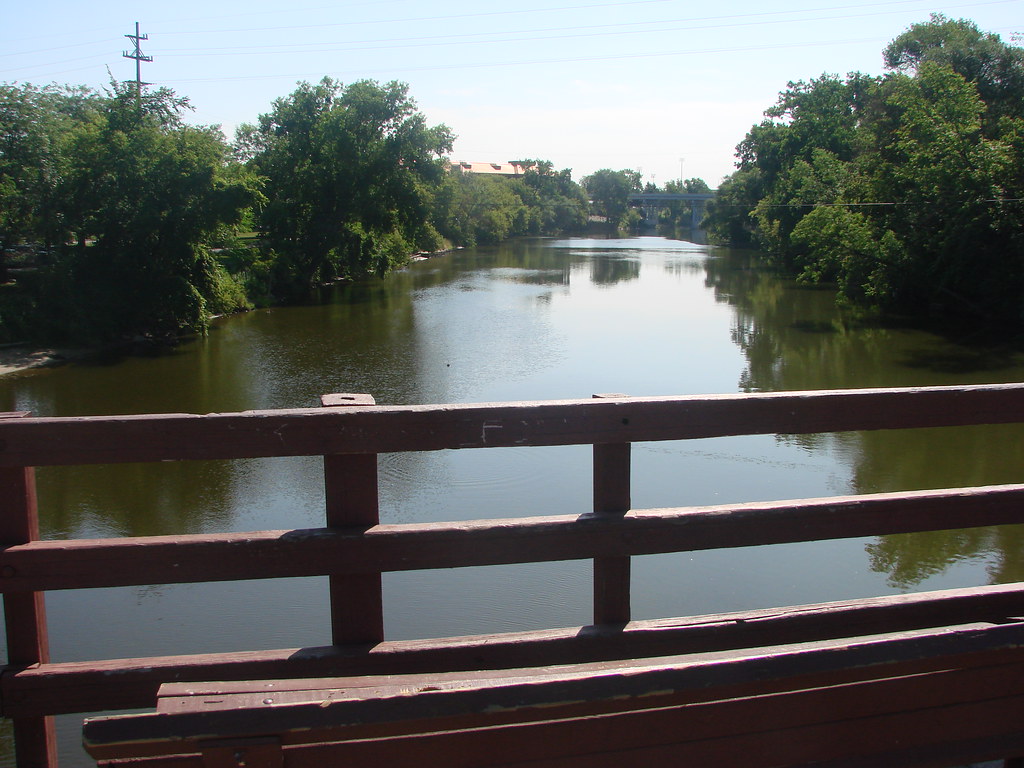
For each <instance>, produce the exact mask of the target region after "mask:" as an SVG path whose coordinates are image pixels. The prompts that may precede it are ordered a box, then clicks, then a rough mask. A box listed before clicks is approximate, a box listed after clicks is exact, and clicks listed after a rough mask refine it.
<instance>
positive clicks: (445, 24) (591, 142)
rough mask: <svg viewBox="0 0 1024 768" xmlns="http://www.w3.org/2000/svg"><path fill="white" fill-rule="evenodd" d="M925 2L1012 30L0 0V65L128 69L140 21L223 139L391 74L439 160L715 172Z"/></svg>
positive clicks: (89, 75)
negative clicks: (278, 109)
mask: <svg viewBox="0 0 1024 768" xmlns="http://www.w3.org/2000/svg"><path fill="white" fill-rule="evenodd" d="M932 13H943V14H945V15H946V16H948V17H950V18H958V19H959V18H964V19H970V20H972V21H974V22H975V23H976V24H977V25H978V27H979V28H980V29H982V30H983V31H986V32H994V33H996V34H998V35H1000V36H1001V37H1002V38H1003V39H1004V40H1006V41H1007V42H1009V41H1010V40H1011V36H1012V35H1014V34H1015V33H1017V32H1018V31H1020V32H1024V0H964V1H963V2H950V3H936V2H932V1H931V0H895V1H891V2H857V3H854V2H851V0H778V1H777V2H776V3H774V4H767V3H764V2H754V1H753V0H720V1H719V2H715V3H709V2H700V3H698V2H693V0H618V1H615V0H491V2H479V1H477V2H469V1H468V0H431V1H430V2H426V1H425V0H375V1H369V0H348V1H346V0H340V1H339V2H334V3H328V2H324V0H290V1H289V2H280V0H278V1H277V2H273V3H271V2H267V0H244V2H242V1H241V0H215V1H213V2H211V1H210V0H206V2H201V0H171V1H168V0H160V1H159V2H153V1H152V0H133V2H127V1H124V2H122V1H121V0H113V1H111V0H99V2H97V3H83V2H81V0H35V2H31V1H30V2H24V1H23V0H0V82H6V83H15V82H17V83H33V84H35V85H45V84H47V83H51V82H56V83H61V84H69V85H88V86H91V87H94V88H97V89H99V88H103V87H104V86H105V85H107V84H109V82H110V78H111V76H112V77H113V78H115V79H117V80H134V78H135V61H133V60H131V59H128V58H125V57H124V56H123V53H124V52H125V51H131V50H134V42H133V41H132V40H131V39H129V38H127V37H125V36H126V35H130V34H134V32H135V23H136V22H138V23H139V25H140V32H141V34H143V35H146V36H147V37H148V39H145V40H142V41H140V47H141V51H142V53H143V54H144V55H146V56H151V57H152V59H153V60H152V61H151V62H144V63H143V64H142V79H143V81H145V82H149V83H152V84H154V85H160V86H167V87H169V88H172V89H173V90H174V91H176V92H177V93H178V95H181V96H186V97H188V98H189V99H190V101H191V104H192V106H193V107H194V112H192V113H191V114H190V115H188V117H187V119H188V121H189V122H192V123H196V124H202V125H220V126H221V127H222V129H223V130H224V133H225V135H226V136H227V138H228V139H232V138H233V137H234V131H235V128H236V126H238V125H239V124H241V123H246V122H254V121H255V120H256V119H257V118H258V117H259V115H260V114H263V113H266V112H269V111H270V109H271V106H272V103H273V101H274V99H277V98H280V97H285V96H287V95H288V94H289V93H291V92H292V91H293V90H294V88H295V85H296V83H297V82H299V81H303V80H305V81H310V82H316V81H319V80H320V79H321V78H322V77H324V76H330V77H332V78H334V79H336V80H338V81H340V82H342V83H351V82H353V81H356V80H364V79H371V80H377V81H381V82H387V81H391V80H399V81H402V82H404V83H407V84H408V85H409V93H410V95H411V96H412V98H413V99H414V100H415V101H416V103H417V105H418V107H419V109H420V111H421V112H423V114H424V115H425V116H426V118H427V121H428V122H429V123H430V124H437V123H445V124H446V125H448V126H449V127H450V128H451V129H452V130H453V131H454V133H455V134H456V136H457V137H458V138H457V139H456V142H455V147H454V151H453V153H452V155H451V157H452V159H453V160H455V161H467V162H507V161H509V160H519V159H523V158H533V159H541V160H549V161H551V162H552V163H553V164H554V166H555V168H556V169H563V168H570V169H572V174H573V178H575V179H576V180H579V179H581V178H582V177H583V176H586V175H587V174H590V173H593V172H594V171H595V170H598V169H601V168H611V169H613V170H620V169H624V168H630V169H633V170H636V171H639V172H640V173H641V175H642V177H643V179H644V181H645V182H647V181H650V182H653V183H655V184H657V185H659V186H661V185H663V184H665V182H667V181H671V180H674V179H678V178H680V177H682V178H692V177H699V178H702V179H704V180H705V181H707V182H708V183H709V184H710V185H711V186H712V187H715V186H717V185H718V183H719V182H720V181H721V180H722V178H723V177H725V176H727V175H728V174H730V173H731V172H732V171H733V170H734V169H735V164H734V163H735V148H736V145H737V144H738V143H739V142H740V141H742V139H743V137H744V135H745V134H746V132H747V131H748V130H749V129H750V127H751V126H752V125H754V124H755V123H758V122H760V121H761V119H762V118H763V113H764V111H765V110H766V109H768V108H769V107H771V106H772V105H773V104H774V103H775V101H776V99H777V98H778V94H779V92H780V91H782V90H784V89H785V88H786V86H787V83H789V82H790V81H799V80H805V81H806V80H810V79H812V78H816V77H820V76H821V75H822V74H834V75H840V76H843V75H846V74H847V73H849V72H855V71H856V72H864V73H867V74H882V73H883V72H884V68H883V64H882V50H883V48H884V47H885V46H886V44H887V43H888V42H889V41H891V40H892V39H893V38H895V37H896V36H897V35H899V34H900V33H901V32H903V31H904V30H906V29H907V28H908V27H909V26H910V25H912V24H915V23H919V22H925V21H927V20H928V19H929V16H930V14H932Z"/></svg>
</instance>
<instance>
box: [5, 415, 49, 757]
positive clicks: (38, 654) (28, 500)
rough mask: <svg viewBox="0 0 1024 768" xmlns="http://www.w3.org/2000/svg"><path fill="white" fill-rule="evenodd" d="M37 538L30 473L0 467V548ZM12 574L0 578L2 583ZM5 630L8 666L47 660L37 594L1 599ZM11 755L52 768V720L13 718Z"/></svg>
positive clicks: (32, 472)
mask: <svg viewBox="0 0 1024 768" xmlns="http://www.w3.org/2000/svg"><path fill="white" fill-rule="evenodd" d="M28 415H29V414H28V413H25V412H15V413H2V414H0V420H2V419H16V418H21V417H24V416H28ZM38 538H39V510H38V506H37V504H36V481H35V470H34V469H33V468H32V467H0V545H7V546H10V545H15V544H27V543H29V542H30V541H35V540H37V539H38ZM12 575H14V574H9V573H0V584H2V581H3V579H4V578H6V577H9V576H12ZM4 623H5V625H6V627H7V663H8V664H10V665H11V666H15V667H22V666H31V665H33V664H45V663H46V662H48V661H49V660H50V645H49V641H48V639H47V634H46V607H45V605H44V602H43V593H42V592H12V593H8V594H4ZM12 722H13V725H14V754H15V764H16V765H17V766H18V768H56V765H57V737H56V732H55V731H54V727H53V718H52V717H16V718H14V719H13V721H12Z"/></svg>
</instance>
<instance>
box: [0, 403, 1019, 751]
mask: <svg viewBox="0 0 1024 768" xmlns="http://www.w3.org/2000/svg"><path fill="white" fill-rule="evenodd" d="M324 405H325V406H326V407H324V408H320V409H298V410H290V411H259V412H247V413H235V414H209V415H205V416H198V415H188V414H161V415H144V416H112V417H87V418H66V419H58V418H32V417H30V416H28V415H26V414H9V415H8V416H7V417H6V418H3V419H0V491H2V493H0V505H2V506H0V543H2V545H3V546H2V547H0V590H2V592H3V594H4V610H5V616H6V626H7V632H8V649H9V650H8V654H9V659H8V664H7V666H6V667H4V668H3V670H2V674H0V713H2V714H3V715H4V716H5V717H9V718H12V720H13V722H14V727H15V738H16V750H17V763H18V766H19V768H27V767H28V766H44V765H45V766H53V765H55V762H56V757H55V750H54V746H53V741H54V739H53V727H52V716H53V715H56V714H61V713H75V712H81V713H87V712H102V711H107V710H115V709H125V708H152V707H154V706H156V707H157V709H156V711H155V712H153V713H151V714H143V715H130V716H118V717H100V718H94V719H91V720H90V721H88V722H87V724H86V729H85V734H86V744H87V747H88V748H89V750H90V751H91V753H92V754H93V755H94V756H95V757H96V758H97V759H99V760H101V761H117V760H129V761H142V762H141V764H145V765H152V766H157V765H175V766H184V765H208V766H218V765H234V766H237V765H240V764H243V763H244V764H246V765H250V766H253V765H288V766H299V765H323V764H325V763H326V762H327V761H335V760H339V761H340V760H344V761H345V763H346V764H350V765H364V764H365V765H370V764H373V765H381V764H396V765H402V764H411V763H412V762H415V763H417V764H418V765H421V766H422V765H444V766H457V765H465V766H470V765H481V766H482V765H536V766H540V765H552V766H554V765H558V766H570V765H582V764H583V763H584V762H585V763H586V764H587V765H588V766H593V765H605V764H607V765H611V764H612V762H613V761H614V762H615V764H616V765H621V764H623V763H625V764H639V762H640V761H641V760H642V761H643V762H644V763H646V762H649V761H652V760H669V761H671V764H697V765H703V764H725V765H737V766H738V765H759V766H760V765H805V764H812V763H813V764H816V765H834V766H845V765H851V766H852V765H872V766H875V765H908V764H915V765H936V766H938V765H956V764H963V763H966V762H971V761H976V760H990V759H994V758H997V757H1007V756H1013V755H1019V754H1024V718H1022V717H1021V714H1022V713H1024V708H1022V704H1024V664H1022V660H1024V656H1022V654H1024V585H1022V584H1014V585H1000V586H990V587H984V588H978V589H966V590H951V591H944V592H939V593H922V594H911V595H902V596H897V597H881V598H872V599H865V600H856V601H846V602H843V603H830V604H821V605H814V606H798V607H790V608H779V609H773V610H765V611H751V612H745V613H742V614H717V615H713V616H705V617H690V618H682V619H672V620H660V621H655V622H632V621H630V583H629V582H630V578H629V572H630V569H629V563H630V557H631V556H633V555H640V554H651V553H657V552H674V551H690V550H698V549H709V548H723V547H739V546H753V545H760V544H773V543H783V542H792V541H811V540H819V539H830V538H843V537H861V536H875V535H884V534H891V533H900V532H911V531H926V530H942V529H955V528H968V527H976V526H989V525H1002V524H1009V523H1020V522H1024V505H1022V502H1024V485H1003V486H992V487H985V488H968V489H945V490H943V489H938V490H931V491H918V492H912V493H893V494H873V495H864V496H850V497H837V498H827V499H812V500H798V501H780V502H770V503H768V502H765V503H756V504H738V505H728V506H718V507H701V508H694V507H683V508H676V509H656V510H634V509H631V504H630V471H629V464H630V462H629V455H630V448H629V445H630V443H632V442H637V441H650V440H684V439H692V438H698V437H712V436H722V435H737V434H763V433H787V434H796V433H818V432H832V431H849V430H869V429H900V428H917V427H935V426H955V425H964V424H978V423H1010V422H1021V421H1024V385H1017V384H1013V385H991V386H971V387H942V388H927V389H894V390H849V391H835V392H791V393H772V394H754V395H724V396H711V397H673V398H626V397H622V396H604V397H599V398H596V399H592V400H579V401H560V402H541V403H511V404H483V405H449V406H402V407H397V406H377V405H374V404H373V403H372V399H371V398H367V397H365V396H351V395H330V396H325V398H324ZM567 444H591V445H593V446H594V501H593V512H592V513H588V514H583V515H565V516H554V517H529V518H517V519H513V520H479V521H469V522H452V523H433V524H420V525H381V524H380V523H379V516H378V509H377V475H376V454H377V453H379V452H391V451H422V450H442V449H471V448H484V447H497V446H511V445H567ZM294 455H323V456H324V468H325V487H326V499H327V509H326V524H325V527H323V528H318V529H313V530H302V531H261V532H247V533H225V534H203V535H195V536H175V537H145V538H122V539H103V540H84V541H82V540H77V541H69V540H60V541H40V540H39V535H38V522H37V518H36V509H35V496H34V487H33V476H32V469H31V468H32V467H34V466H40V465H53V464H95V463H109V462H130V461H165V460H192V459H209V458H242V457H255V456H294ZM563 559H592V560H593V561H594V624H593V625H591V626H587V627H577V628H570V629H552V630H548V631H544V632H531V633H509V634H502V635H496V636H486V637H466V638H445V639H440V640H418V641H403V642H396V641H388V640H387V639H386V638H385V637H384V634H383V621H382V616H383V610H382V604H381V599H382V598H381V588H380V574H381V573H382V572H386V571H396V570H416V569H430V568H452V567H461V566H468V565H487V564H502V563H520V562H539V561H548V560H563ZM309 575H325V576H328V577H329V579H330V585H331V605H330V612H331V617H332V637H331V638H330V644H329V645H325V646H323V647H320V648H305V649H284V650H280V651H266V652H245V653H222V654H207V655H199V656H194V655H193V656H170V657H159V658H153V657H150V658H140V659H117V660H104V661H91V662H75V663H55V662H51V661H50V660H49V658H48V645H47V639H46V625H45V611H44V605H43V594H44V592H46V591H49V590H64V589H80V588H86V587H103V586H121V585H137V584H152V583H164V582H168V583H181V582H203V581H218V580H231V579H253V578H279V577H289V576H309ZM271 685H272V686H273V688H274V690H275V691H278V693H275V694H273V695H263V696H262V698H260V696H261V695H262V694H264V693H266V691H267V690H269V689H268V688H267V686H271ZM283 689H284V690H283ZM254 695H255V697H256V698H253V697H254ZM158 702H159V703H158ZM210 702H216V703H213V704H211V703H210ZM239 761H241V762H239Z"/></svg>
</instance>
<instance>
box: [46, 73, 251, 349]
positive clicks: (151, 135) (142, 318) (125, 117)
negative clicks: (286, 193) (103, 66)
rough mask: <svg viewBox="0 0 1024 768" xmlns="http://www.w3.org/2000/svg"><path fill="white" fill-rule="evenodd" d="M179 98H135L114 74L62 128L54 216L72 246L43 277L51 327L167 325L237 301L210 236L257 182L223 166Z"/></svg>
mask: <svg viewBox="0 0 1024 768" xmlns="http://www.w3.org/2000/svg"><path fill="white" fill-rule="evenodd" d="M187 106H188V103H187V101H186V100H184V99H181V98H178V97H177V96H175V95H174V94H173V93H172V92H171V91H168V90H165V89H160V90H157V91H153V92H149V93H147V94H146V96H145V98H143V99H142V100H141V102H140V101H139V100H137V99H136V95H135V90H134V88H133V87H131V86H130V85H128V84H119V83H116V82H115V83H113V85H112V89H111V93H110V95H109V96H108V97H107V98H105V99H102V100H100V101H99V102H98V103H97V108H96V109H94V110H92V112H91V114H90V115H89V118H88V119H86V120H83V121H81V122H79V123H77V124H76V125H75V127H74V129H73V131H71V132H70V134H69V135H68V136H67V137H65V148H64V152H65V153H66V157H65V160H64V162H63V178H62V179H61V181H60V183H59V184H58V185H57V195H58V197H59V199H60V205H59V207H58V216H59V218H61V219H62V220H63V221H64V222H65V226H66V227H67V228H68V229H69V230H73V231H74V232H75V234H76V236H77V241H78V246H77V247H75V248H74V249H71V250H69V251H68V252H67V253H66V254H65V255H64V256H63V258H62V259H61V261H60V263H59V264H58V265H57V266H56V267H55V268H54V269H53V271H52V274H50V275H49V279H48V281H47V282H45V283H44V290H45V293H44V296H43V297H42V298H44V299H45V301H47V302H48V303H50V304H51V310H52V311H51V312H50V313H49V316H50V319H51V321H52V324H53V325H52V328H51V331H52V332H54V333H57V334H59V335H64V336H69V337H79V338H81V337H88V338H90V339H93V340H107V339H112V338H118V337H123V336H129V335H150V336H166V335H173V334H177V333H180V332H182V331H189V330H197V329H201V328H203V327H204V326H205V324H206V322H207V321H208V319H209V316H210V314H211V313H215V312H221V311H227V310H230V309H233V308H237V306H238V305H239V304H240V303H244V299H243V298H242V297H241V296H240V295H239V293H238V292H237V290H235V288H234V287H233V286H231V284H230V280H229V279H228V278H227V276H226V275H225V274H224V272H223V270H222V269H221V268H220V267H219V265H218V264H217V262H216V261H215V259H214V258H213V256H212V254H211V252H210V246H211V243H212V242H213V240H214V239H215V238H216V237H217V235H218V234H219V233H220V231H221V229H222V227H224V226H225V225H231V224H234V223H237V222H238V221H239V220H240V217H241V213H242V211H243V210H244V209H246V208H247V207H248V206H250V205H252V204H253V203H254V202H255V201H256V200H257V199H258V191H257V188H256V183H255V180H254V179H252V178H251V177H249V176H246V175H244V174H241V175H240V174H237V173H236V174H234V175H233V176H231V175H228V174H226V173H225V162H226V160H227V158H228V155H229V151H228V147H227V145H226V143H225V142H224V139H223V136H222V135H221V134H220V131H219V130H217V129H214V128H204V127H194V126H187V125H184V124H183V123H182V121H181V119H180V113H181V110H183V109H185V108H187ZM87 242H88V243H89V244H88V245H86V243H87Z"/></svg>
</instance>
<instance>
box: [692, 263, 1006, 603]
mask: <svg viewBox="0 0 1024 768" xmlns="http://www.w3.org/2000/svg"><path fill="white" fill-rule="evenodd" d="M715 253H716V256H715V257H713V258H709V259H708V260H707V261H706V270H707V278H706V284H707V285H708V287H709V288H711V289H713V290H714V292H715V296H716V298H717V299H718V300H719V301H725V302H728V303H729V304H730V305H732V306H733V307H734V308H735V320H734V325H733V331H732V340H733V342H734V343H735V344H736V345H737V346H739V348H740V349H741V350H742V351H743V354H744V356H745V357H746V360H747V365H746V368H745V370H744V371H743V373H742V375H741V377H740V381H739V388H740V389H741V390H742V391H747V392H753V391H782V390H808V389H848V388H859V387H889V386H920V385H931V384H955V383H970V382H985V381H998V380H1014V379H1019V378H1020V375H1021V372H1020V370H1019V369H1016V368H1012V367H1010V365H1009V364H1007V362H1006V361H1005V359H1004V360H1003V361H1002V367H998V361H996V362H995V363H994V362H993V358H992V357H991V356H989V355H984V354H979V353H977V352H976V351H973V350H966V349H962V348H958V347H956V346H955V345H952V344H949V343H947V342H944V341H943V340H941V339H937V338H935V337H932V336H929V335H927V334H923V333H918V332H912V331H908V330H903V329H898V328H887V327H884V326H881V325H879V324H870V323H867V322H864V321H862V320H859V319H857V318H855V317H851V316H849V315H845V314H844V313H843V312H841V311H839V310H838V309H837V308H836V306H835V303H834V299H833V295H832V294H831V292H829V291H824V290H820V289H807V288H803V287H800V286H797V285H794V284H792V283H787V282H785V281H782V280H778V279H776V278H774V277H773V276H771V275H769V274H767V273H765V272H763V271H761V270H760V269H759V268H758V267H757V265H756V262H755V261H753V260H752V258H751V255H750V254H743V253H734V252H729V251H716V252H715ZM950 360H954V361H956V362H957V364H956V365H950V364H948V362H949V361H950ZM965 361H966V363H971V364H965ZM782 439H784V440H785V441H787V442H791V443H796V444H800V445H802V446H804V447H806V448H807V449H809V450H829V451H832V452H833V453H834V454H835V455H837V456H839V457H840V459H841V460H842V461H846V462H848V463H849V464H850V466H851V485H852V489H853V490H854V491H855V492H857V493H873V492H884V491H897V490H914V489H924V488H941V487H965V486H973V485H991V484H1002V483H1013V482H1020V481H1021V480H1022V473H1021V467H1024V428H1022V427H1021V426H1018V425H1002V426H976V427H969V428H956V429H952V428H950V429H934V430H900V431H880V432H864V433H857V434H835V435H800V436H784V437H783V438H782ZM867 552H868V555H869V558H870V565H871V568H872V569H873V570H876V571H878V572H883V573H887V574H888V579H889V582H890V583H891V584H892V585H893V586H895V587H897V588H909V587H912V586H913V585H915V584H917V583H919V582H921V581H923V580H924V579H926V578H928V577H930V576H934V575H937V574H941V573H943V572H945V571H947V570H948V569H949V568H950V567H952V566H954V565H956V564H957V563H962V562H965V561H972V560H973V561H984V562H986V563H987V566H986V570H987V573H988V577H989V579H990V581H991V582H993V583H999V582H1006V581H1016V580H1020V579H1022V578H1024V526H998V527H987V528H973V529H967V530H954V531H935V532H927V533H915V534H905V535H899V536H882V537H879V538H878V539H877V540H876V541H874V542H872V543H871V544H869V545H868V547H867Z"/></svg>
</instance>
